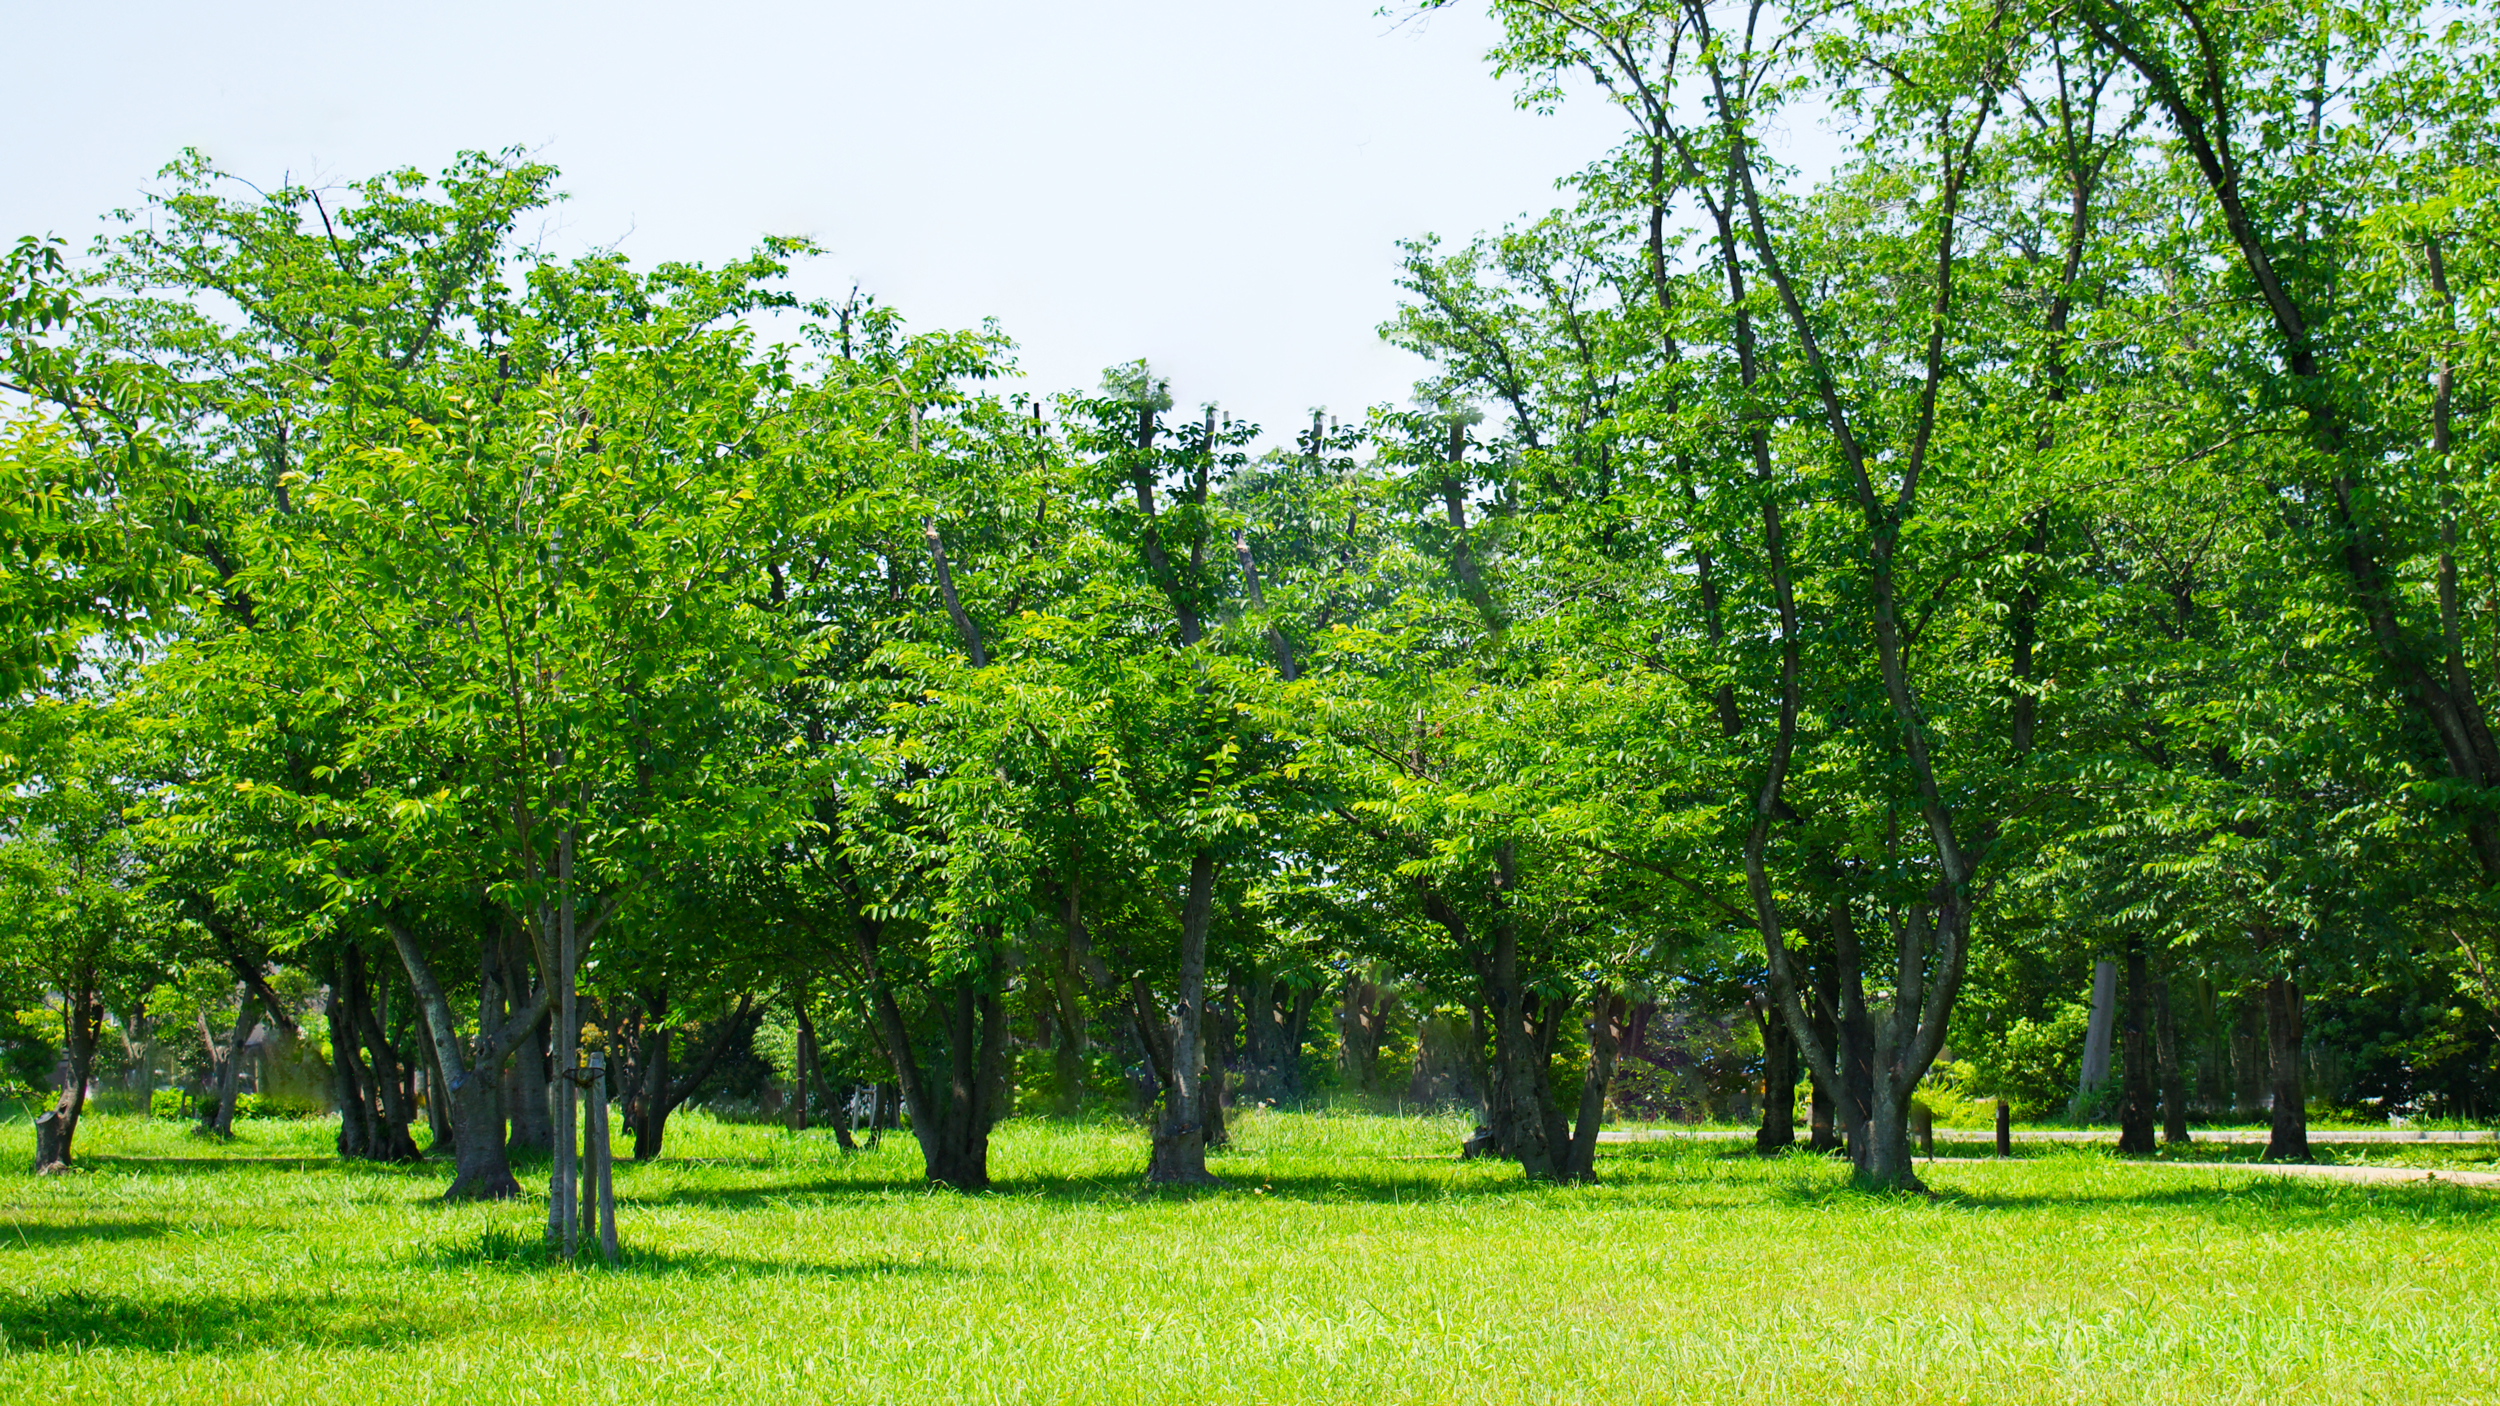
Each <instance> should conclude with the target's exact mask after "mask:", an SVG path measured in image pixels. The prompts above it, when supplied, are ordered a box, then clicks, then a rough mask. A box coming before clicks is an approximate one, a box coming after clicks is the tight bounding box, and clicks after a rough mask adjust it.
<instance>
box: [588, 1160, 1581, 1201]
mask: <svg viewBox="0 0 2500 1406" xmlns="http://www.w3.org/2000/svg"><path fill="white" fill-rule="evenodd" d="M1139 1160H1140V1162H1141V1163H1142V1162H1143V1160H1144V1159H1142V1158H1141V1159H1139ZM1343 1163H1344V1165H1342V1166H1340V1167H1331V1168H1328V1169H1325V1170H1306V1169H1301V1168H1283V1169H1270V1170H1262V1169H1260V1168H1258V1167H1256V1166H1253V1165H1251V1164H1250V1162H1249V1160H1248V1158H1246V1157H1245V1158H1243V1159H1242V1160H1239V1161H1235V1160H1233V1159H1230V1158H1226V1157H1222V1156H1218V1157H1213V1158H1210V1159H1209V1160H1208V1170H1209V1171H1211V1172H1213V1173H1214V1174H1215V1175H1216V1177H1217V1178H1218V1179H1219V1180H1220V1182H1221V1183H1222V1184H1221V1185H1218V1186H1152V1185H1148V1184H1147V1183H1146V1181H1145V1168H1144V1167H1143V1166H1142V1165H1140V1166H1138V1167H1137V1168H1135V1169H1134V1170H1128V1171H1124V1172H1121V1173H1115V1174H1112V1175H1108V1176H1086V1175H1082V1174H1076V1173H1061V1174H1052V1173H1030V1172H1028V1173H1023V1174H1017V1175H1009V1176H1002V1177H998V1178H996V1179H995V1180H993V1181H992V1182H991V1183H990V1186H989V1190H988V1191H987V1192H985V1193H981V1194H982V1195H987V1196H994V1197H1001V1198H1015V1199H1019V1200H1026V1201H1042V1202H1054V1203H1058V1204H1062V1205H1069V1206H1077V1205H1099V1204H1102V1203H1104V1202H1112V1201H1117V1202H1130V1203H1134V1202H1179V1201H1187V1200H1191V1199H1194V1198H1197V1197H1201V1196H1208V1195H1218V1196H1222V1195H1232V1196H1254V1197H1262V1198H1265V1199H1271V1200H1279V1201H1296V1202H1311V1203H1327V1202H1337V1203H1349V1202H1359V1203H1373V1204H1380V1205H1392V1204H1404V1203H1421V1202H1432V1201H1448V1200H1452V1199H1461V1198H1478V1197H1494V1196H1509V1195H1516V1194H1518V1193H1521V1192H1534V1191H1540V1190H1550V1189H1552V1188H1550V1187H1544V1186H1540V1185H1538V1184H1537V1183H1533V1182H1530V1181H1527V1180H1526V1179H1525V1178H1523V1177H1521V1176H1520V1175H1519V1172H1518V1169H1517V1168H1516V1167H1513V1166H1511V1165H1510V1164H1508V1163H1504V1162H1480V1163H1477V1164H1475V1165H1476V1167H1478V1168H1481V1169H1483V1170H1479V1171H1473V1172H1471V1173H1470V1174H1468V1175H1463V1176H1453V1175H1451V1170H1453V1169H1455V1168H1456V1167H1458V1166H1459V1165H1460V1164H1459V1162H1458V1159H1456V1158H1455V1157H1453V1158H1447V1159H1433V1160H1428V1161H1420V1162H1417V1161H1409V1160H1407V1159H1403V1158H1398V1159H1392V1158H1387V1157H1380V1156H1376V1155H1368V1154H1367V1155H1362V1156H1353V1157H1347V1158H1345V1159H1343ZM1383 1164H1385V1165H1383ZM1427 1169H1429V1170H1427ZM953 1194H955V1193H952V1192H949V1191H947V1190H945V1189H944V1188H942V1187H932V1186H930V1185H929V1183H927V1182H925V1181H923V1180H921V1179H920V1178H919V1177H918V1176H916V1175H911V1174H908V1173H905V1174H895V1175H886V1176H880V1177H876V1178H873V1179H871V1178H867V1177H857V1176H854V1177H848V1178H843V1179H840V1180H829V1179H821V1178H818V1179H805V1180H798V1181H790V1182H777V1183H772V1184H768V1185H759V1186H672V1187H669V1188H668V1189H666V1190H664V1191H659V1192H656V1193H653V1194H650V1195H647V1196H645V1195H635V1194H633V1193H632V1192H631V1191H630V1190H629V1189H628V1188H627V1187H625V1186H624V1185H621V1184H620V1185H619V1186H618V1188H617V1201H618V1204H620V1205H627V1204H632V1205H646V1206H684V1207H698V1208H700V1207H710V1208H718V1209H724V1210H738V1209H747V1208H751V1207H755V1206H759V1205H768V1204H785V1205H791V1206H821V1205H828V1204H832V1203H837V1202H842V1201H850V1200H870V1199H882V1198H891V1197H897V1196H941V1195H953Z"/></svg>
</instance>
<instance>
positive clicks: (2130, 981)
mask: <svg viewBox="0 0 2500 1406" xmlns="http://www.w3.org/2000/svg"><path fill="white" fill-rule="evenodd" d="M2146 984H2147V977H2146V974H2145V970H2144V944H2143V943H2141V942H2139V941H2135V940H2130V941H2129V942H2128V943H2127V997H2126V1030H2125V1033H2126V1042H2125V1045H2124V1047H2123V1049H2124V1058H2123V1060H2122V1063H2121V1070H2122V1080H2123V1082H2122V1084H2121V1086H2120V1088H2119V1095H2120V1097H2119V1102H2118V1150H2119V1151H2120V1152H2123V1153H2127V1154H2129V1155H2131V1156H2149V1155H2151V1153H2152V1151H2153V1122H2154V1119H2155V1118H2156V1116H2157V1110H2156V1109H2155V1106H2154V1093H2153V1051H2152V1049H2151V1048H2150V1043H2151V1042H2150V1041H2149V1040H2148V1039H2147V1038H2146V1037H2147V1036H2148V1035H2149V1034H2150V1033H2151V1031H2150V1028H2149V1027H2150V1022H2149V1021H2147V1020H2146V1019H2145V1006H2146V1003H2147V997H2148V996H2149V995H2150V993H2149V992H2147V991H2146V990H2145V989H2144V988H2145V986H2146Z"/></svg>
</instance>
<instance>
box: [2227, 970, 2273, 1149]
mask: <svg viewBox="0 0 2500 1406" xmlns="http://www.w3.org/2000/svg"><path fill="white" fill-rule="evenodd" d="M2231 1085H2232V1114H2233V1116H2235V1117H2238V1118H2243V1119H2252V1118H2258V1117H2262V1116H2263V1115H2264V1113H2265V1111H2266V998H2265V991H2264V989H2263V988H2259V989H2258V990H2256V991H2252V992H2249V993H2247V994H2245V995H2243V996H2242V997H2241V998H2240V1019H2239V1027H2238V1028H2237V1029H2236V1030H2234V1031H2232V1033H2231Z"/></svg>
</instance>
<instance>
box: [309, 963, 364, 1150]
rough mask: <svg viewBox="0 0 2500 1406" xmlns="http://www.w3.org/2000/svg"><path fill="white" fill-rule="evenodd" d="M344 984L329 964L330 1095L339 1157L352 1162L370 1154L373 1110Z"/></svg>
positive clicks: (324, 1009)
mask: <svg viewBox="0 0 2500 1406" xmlns="http://www.w3.org/2000/svg"><path fill="white" fill-rule="evenodd" d="M345 985H346V983H345V981H344V980H343V979H342V978H341V976H340V968H339V966H338V965H336V964H333V965H332V967H331V968H330V980H329V983H328V986H329V989H328V991H327V992H326V993H325V995H324V999H323V1002H322V1013H323V1015H324V1016H326V1017H327V1019H328V1022H329V1026H330V1097H331V1101H332V1102H334V1103H336V1104H337V1105H338V1110H339V1156H341V1157H343V1158H346V1159H349V1160H351V1161H355V1160H362V1159H364V1158H368V1157H370V1156H372V1155H373V1145H374V1135H373V1109H372V1105H371V1103H370V1102H369V1101H368V1100H367V1099H366V1097H365V1084H364V1071H362V1070H361V1069H359V1068H357V1067H356V1023H355V1021H354V1020H352V1019H351V1018H349V1016H348V1014H347V999H346V994H345V990H344V988H345Z"/></svg>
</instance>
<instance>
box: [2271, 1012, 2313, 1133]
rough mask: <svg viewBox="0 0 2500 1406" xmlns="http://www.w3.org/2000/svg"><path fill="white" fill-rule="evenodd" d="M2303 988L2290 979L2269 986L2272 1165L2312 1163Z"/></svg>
mask: <svg viewBox="0 0 2500 1406" xmlns="http://www.w3.org/2000/svg"><path fill="white" fill-rule="evenodd" d="M2300 1033H2301V1032H2300V987H2299V986H2297V985H2296V984H2294V983H2293V981H2292V979H2291V978H2290V977H2287V976H2278V977H2276V978H2274V979H2273V980H2272V981H2269V982H2267V983H2266V1051H2267V1054H2268V1056H2269V1058H2268V1064H2269V1072H2270V1074H2271V1075H2272V1080H2271V1082H2272V1084H2273V1088H2274V1118H2273V1126H2272V1128H2271V1130H2270V1134H2269V1136H2268V1137H2267V1139H2266V1160H2267V1161H2269V1162H2306V1161H2308V1160H2309V1095H2308V1089H2307V1087H2306V1084H2307V1081H2306V1080H2305V1079H2303V1078H2302V1077H2301V1068H2300Z"/></svg>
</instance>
